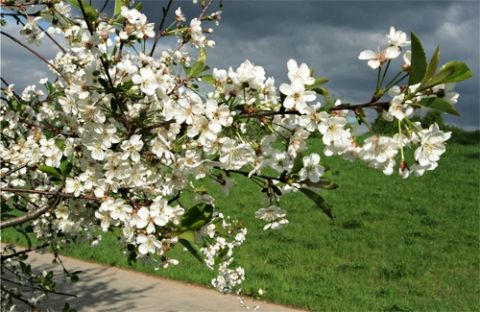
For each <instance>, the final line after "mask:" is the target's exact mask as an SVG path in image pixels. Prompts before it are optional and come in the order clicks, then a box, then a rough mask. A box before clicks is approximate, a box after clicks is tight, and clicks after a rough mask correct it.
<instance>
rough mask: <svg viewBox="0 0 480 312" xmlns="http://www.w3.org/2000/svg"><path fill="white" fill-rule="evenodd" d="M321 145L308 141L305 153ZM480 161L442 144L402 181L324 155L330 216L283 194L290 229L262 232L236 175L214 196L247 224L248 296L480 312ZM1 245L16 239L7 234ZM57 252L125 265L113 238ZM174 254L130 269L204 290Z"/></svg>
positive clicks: (201, 271) (250, 195)
mask: <svg viewBox="0 0 480 312" xmlns="http://www.w3.org/2000/svg"><path fill="white" fill-rule="evenodd" d="M318 144H319V142H318V140H315V139H314V140H312V141H310V142H309V145H310V149H311V150H312V151H314V150H318V148H316V146H318ZM479 160H480V146H479V144H478V140H477V143H475V144H469V145H463V144H448V145H447V153H446V154H445V155H444V157H443V158H442V160H441V161H440V165H439V168H437V170H435V171H433V172H427V173H426V174H425V176H423V177H421V178H416V177H411V178H409V179H408V180H401V179H400V178H399V177H398V175H394V176H391V177H386V176H384V175H383V174H382V172H379V171H376V170H374V169H370V168H368V167H367V166H366V165H364V164H363V163H360V162H354V163H351V162H348V161H344V160H342V159H336V158H327V157H322V161H323V162H325V163H326V164H328V165H329V166H330V168H331V170H330V172H329V175H330V177H331V178H332V179H333V180H334V181H335V182H336V183H337V184H338V185H339V186H340V187H339V188H338V189H336V190H333V191H324V192H323V195H324V197H325V198H326V199H327V201H328V202H329V203H330V204H331V205H332V206H333V209H334V212H335V214H336V216H337V218H336V220H335V221H331V220H329V219H328V218H327V217H326V216H325V215H324V214H323V213H322V212H321V211H320V209H318V208H317V207H316V206H315V204H314V203H313V202H311V201H310V200H309V199H308V198H306V197H304V196H303V195H301V194H288V195H286V196H284V197H283V199H282V201H281V206H282V208H284V209H286V210H287V211H288V219H289V221H290V224H288V225H287V226H286V227H284V228H283V229H281V230H279V231H263V230H262V227H263V223H262V222H261V221H260V220H257V219H255V217H254V212H255V210H257V209H258V208H260V207H265V206H266V199H265V198H264V197H263V196H262V195H261V193H260V190H259V188H258V186H256V185H255V184H253V183H249V181H248V180H246V179H245V178H244V177H242V176H235V180H236V186H234V188H233V189H232V191H231V193H230V196H229V197H225V196H223V195H221V192H220V191H219V190H216V191H215V194H217V195H218V199H217V202H216V203H217V207H218V208H219V209H220V210H222V211H223V212H224V213H225V214H227V215H231V216H237V217H238V218H240V219H241V220H244V225H245V226H246V227H247V228H248V235H247V241H246V242H245V244H244V246H243V247H242V248H241V249H239V250H238V251H237V256H236V258H235V259H236V263H238V264H240V265H242V266H243V267H244V268H245V270H246V274H247V275H246V278H247V279H246V281H245V283H244V290H245V292H246V293H256V291H257V289H258V288H261V289H263V290H264V291H265V296H264V299H266V300H269V301H273V302H277V303H282V304H287V305H292V306H296V307H301V308H305V309H308V310H314V311H324V310H326V311H332V310H341V311H367V310H375V311H379V310H381V311H414V310H415V311H433V310H435V311H437V310H439V311H479V310H480V299H479V298H480V258H479V257H480V254H479V247H480V237H479V235H480V207H479V204H480V198H479V192H480V188H479V187H480V185H479V183H480V182H479V181H480V176H479V174H480V161H479ZM206 186H207V187H209V188H211V189H215V187H214V185H213V184H208V183H207V184H206ZM4 239H10V240H12V239H13V238H12V236H11V235H9V233H4ZM63 253H64V254H65V255H68V256H73V257H77V258H81V259H86V260H90V261H97V262H101V263H106V264H110V265H115V266H119V267H130V266H129V265H128V261H127V257H126V256H125V255H123V253H122V251H121V250H120V249H119V248H118V247H117V245H116V238H115V237H114V236H113V235H111V236H108V235H107V236H104V239H103V241H102V242H101V243H100V244H99V245H98V246H97V247H95V248H92V247H90V246H89V245H82V244H80V245H75V246H71V248H68V249H66V250H64V252H63ZM171 255H172V256H173V257H176V258H177V259H179V260H180V262H181V263H180V265H179V266H178V267H174V268H169V269H167V270H163V269H161V270H159V271H155V270H154V266H153V265H152V264H151V263H146V262H136V263H134V264H133V265H132V266H131V268H132V269H134V270H139V271H143V272H147V273H150V274H158V275H162V276H166V277H169V278H173V279H179V280H184V281H188V282H193V283H198V284H204V285H210V280H211V278H212V277H213V276H214V272H212V271H210V270H208V269H206V268H205V267H203V266H202V265H201V264H200V263H199V262H198V261H197V260H196V259H195V258H194V257H193V256H191V255H190V254H189V253H187V252H184V251H183V250H182V248H180V247H179V248H177V250H173V253H172V254H171ZM80 278H81V275H80ZM159 306H161V302H160V303H159Z"/></svg>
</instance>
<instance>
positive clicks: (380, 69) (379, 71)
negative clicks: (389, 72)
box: [375, 66, 382, 94]
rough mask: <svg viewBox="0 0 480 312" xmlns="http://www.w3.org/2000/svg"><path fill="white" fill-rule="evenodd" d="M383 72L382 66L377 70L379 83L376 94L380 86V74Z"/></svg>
mask: <svg viewBox="0 0 480 312" xmlns="http://www.w3.org/2000/svg"><path fill="white" fill-rule="evenodd" d="M381 73H382V66H379V67H378V70H377V85H376V86H375V94H376V93H377V91H378V89H379V88H380V75H381Z"/></svg>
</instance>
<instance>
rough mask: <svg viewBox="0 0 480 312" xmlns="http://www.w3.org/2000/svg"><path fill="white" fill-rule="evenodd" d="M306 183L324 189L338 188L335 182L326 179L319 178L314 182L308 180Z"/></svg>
mask: <svg viewBox="0 0 480 312" xmlns="http://www.w3.org/2000/svg"><path fill="white" fill-rule="evenodd" d="M308 185H309V186H311V187H316V188H321V189H324V190H334V189H336V188H338V185H337V184H336V183H334V182H332V181H328V180H320V181H318V182H316V183H313V182H308Z"/></svg>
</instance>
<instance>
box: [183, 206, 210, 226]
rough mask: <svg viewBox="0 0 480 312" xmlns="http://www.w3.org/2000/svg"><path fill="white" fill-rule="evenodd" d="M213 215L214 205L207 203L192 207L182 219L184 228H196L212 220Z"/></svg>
mask: <svg viewBox="0 0 480 312" xmlns="http://www.w3.org/2000/svg"><path fill="white" fill-rule="evenodd" d="M212 217H213V206H212V205H208V204H205V203H201V204H197V205H195V206H193V207H192V208H190V209H189V210H188V211H187V212H186V213H185V214H184V215H183V218H182V220H181V221H180V225H181V228H182V229H185V230H186V229H189V230H196V229H199V228H201V227H202V226H204V225H205V224H207V223H208V222H210V220H212Z"/></svg>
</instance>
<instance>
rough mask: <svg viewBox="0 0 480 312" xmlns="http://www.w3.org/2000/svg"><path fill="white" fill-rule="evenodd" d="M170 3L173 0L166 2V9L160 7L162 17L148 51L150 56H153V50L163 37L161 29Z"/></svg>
mask: <svg viewBox="0 0 480 312" xmlns="http://www.w3.org/2000/svg"><path fill="white" fill-rule="evenodd" d="M172 3H173V0H168V4H167V7H166V8H165V7H162V12H163V16H162V20H161V21H160V26H158V33H157V35H156V36H155V41H154V42H153V46H152V49H151V50H150V53H149V55H150V56H152V55H153V52H154V51H155V48H156V47H157V43H158V40H159V39H160V37H161V36H162V35H163V32H162V28H163V25H164V24H165V21H166V20H167V15H168V11H169V10H170V7H171V6H172Z"/></svg>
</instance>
